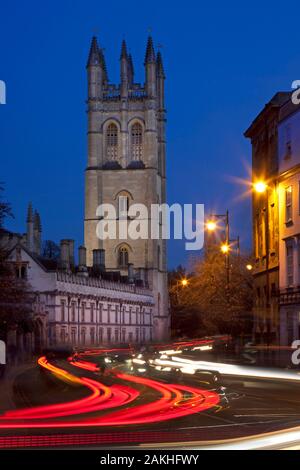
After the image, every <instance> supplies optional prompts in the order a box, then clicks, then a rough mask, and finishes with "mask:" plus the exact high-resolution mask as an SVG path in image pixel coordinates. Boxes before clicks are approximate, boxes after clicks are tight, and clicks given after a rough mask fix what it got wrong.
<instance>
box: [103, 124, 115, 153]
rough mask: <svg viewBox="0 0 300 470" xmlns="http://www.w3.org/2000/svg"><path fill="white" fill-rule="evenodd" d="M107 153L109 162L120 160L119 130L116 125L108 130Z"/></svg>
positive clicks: (112, 125) (111, 125)
mask: <svg viewBox="0 0 300 470" xmlns="http://www.w3.org/2000/svg"><path fill="white" fill-rule="evenodd" d="M106 151H107V159H108V160H117V159H118V128H117V126H116V125H115V124H109V126H108V128H107V130H106Z"/></svg>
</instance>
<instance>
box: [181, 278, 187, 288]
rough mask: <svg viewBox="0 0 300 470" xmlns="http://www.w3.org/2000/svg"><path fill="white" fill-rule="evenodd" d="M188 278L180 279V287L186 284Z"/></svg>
mask: <svg viewBox="0 0 300 470" xmlns="http://www.w3.org/2000/svg"><path fill="white" fill-rule="evenodd" d="M188 283H189V282H188V280H187V279H181V285H182V287H186V286H187V285H188Z"/></svg>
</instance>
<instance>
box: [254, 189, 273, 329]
mask: <svg viewBox="0 0 300 470" xmlns="http://www.w3.org/2000/svg"><path fill="white" fill-rule="evenodd" d="M253 190H254V192H255V193H256V194H257V195H258V196H263V195H264V196H265V209H264V210H265V213H266V223H265V241H266V313H267V312H268V310H269V308H270V286H269V284H270V273H269V245H270V238H269V186H268V184H267V183H266V182H265V181H263V180H259V181H256V182H255V183H253ZM267 321H268V315H267Z"/></svg>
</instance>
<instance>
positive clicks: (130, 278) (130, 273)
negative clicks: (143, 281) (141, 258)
mask: <svg viewBox="0 0 300 470" xmlns="http://www.w3.org/2000/svg"><path fill="white" fill-rule="evenodd" d="M128 282H129V284H134V269H133V264H132V263H128Z"/></svg>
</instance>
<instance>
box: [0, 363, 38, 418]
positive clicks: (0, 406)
mask: <svg viewBox="0 0 300 470" xmlns="http://www.w3.org/2000/svg"><path fill="white" fill-rule="evenodd" d="M35 367H36V361H35V360H34V359H32V360H30V361H26V362H21V363H20V364H16V365H7V366H6V369H5V373H4V377H2V378H1V379H0V387H1V393H0V414H2V413H3V412H4V411H6V410H14V409H16V408H17V406H16V402H15V393H14V383H15V380H16V378H17V377H18V376H19V375H20V374H23V373H26V372H27V371H29V370H31V369H34V368H35Z"/></svg>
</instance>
